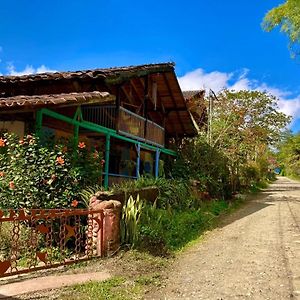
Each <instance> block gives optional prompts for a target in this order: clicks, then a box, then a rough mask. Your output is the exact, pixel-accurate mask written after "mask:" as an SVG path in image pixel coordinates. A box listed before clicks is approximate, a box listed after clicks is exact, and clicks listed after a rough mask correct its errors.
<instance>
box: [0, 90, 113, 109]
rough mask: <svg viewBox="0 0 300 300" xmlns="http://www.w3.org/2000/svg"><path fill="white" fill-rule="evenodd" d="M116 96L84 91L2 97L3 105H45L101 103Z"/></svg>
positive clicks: (0, 105)
mask: <svg viewBox="0 0 300 300" xmlns="http://www.w3.org/2000/svg"><path fill="white" fill-rule="evenodd" d="M114 99H115V97H114V96H113V95H111V94H109V93H107V92H98V91H95V92H84V93H68V94H54V95H34V96H15V97H8V98H0V108H1V107H18V106H43V105H47V106H48V105H51V104H53V105H57V104H64V103H66V104H69V103H91V102H93V103H97V102H98V103H99V102H104V101H110V100H114Z"/></svg>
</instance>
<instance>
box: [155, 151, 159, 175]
mask: <svg viewBox="0 0 300 300" xmlns="http://www.w3.org/2000/svg"><path fill="white" fill-rule="evenodd" d="M159 155H160V150H159V149H158V148H156V151H155V178H157V177H158V175H159Z"/></svg>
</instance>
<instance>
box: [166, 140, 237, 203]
mask: <svg viewBox="0 0 300 300" xmlns="http://www.w3.org/2000/svg"><path fill="white" fill-rule="evenodd" d="M172 174H173V176H174V177H175V178H180V179H185V180H186V181H187V180H190V179H193V180H197V181H199V183H200V189H201V190H202V191H203V192H209V194H210V195H211V196H212V197H214V198H230V196H231V185H230V172H229V167H228V160H227V159H226V157H225V156H224V155H223V154H222V153H220V152H219V151H217V150H216V149H214V148H212V147H211V146H209V145H208V144H207V143H206V142H205V140H204V139H203V138H202V137H201V136H198V137H197V138H194V139H185V140H183V141H182V144H181V146H180V149H179V155H178V157H177V159H176V160H175V163H174V165H173V168H172Z"/></svg>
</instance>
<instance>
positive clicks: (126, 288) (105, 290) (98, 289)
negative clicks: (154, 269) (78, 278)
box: [59, 276, 141, 300]
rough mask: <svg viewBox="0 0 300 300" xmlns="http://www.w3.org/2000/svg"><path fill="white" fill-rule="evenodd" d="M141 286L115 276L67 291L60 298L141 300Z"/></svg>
mask: <svg viewBox="0 0 300 300" xmlns="http://www.w3.org/2000/svg"><path fill="white" fill-rule="evenodd" d="M140 295H141V289H140V285H139V284H136V283H135V282H130V281H128V280H127V279H126V278H125V277H120V276H115V277H113V278H111V279H109V280H105V281H103V282H97V281H91V282H88V283H85V284H80V285H75V286H73V287H71V288H68V289H66V290H65V291H64V292H63V293H62V294H61V295H60V296H59V299H62V300H69V299H73V300H77V299H78V300H79V299H80V300H90V299H93V300H94V299H97V300H98V299H99V300H102V299H103V300H104V299H105V300H109V299H114V300H126V299H141V298H140Z"/></svg>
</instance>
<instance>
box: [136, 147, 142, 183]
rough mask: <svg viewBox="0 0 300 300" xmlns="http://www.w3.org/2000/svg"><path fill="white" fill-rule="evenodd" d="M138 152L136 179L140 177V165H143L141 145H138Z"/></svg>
mask: <svg viewBox="0 0 300 300" xmlns="http://www.w3.org/2000/svg"><path fill="white" fill-rule="evenodd" d="M136 152H137V158H136V177H137V178H139V177H140V165H141V144H137V145H136Z"/></svg>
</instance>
